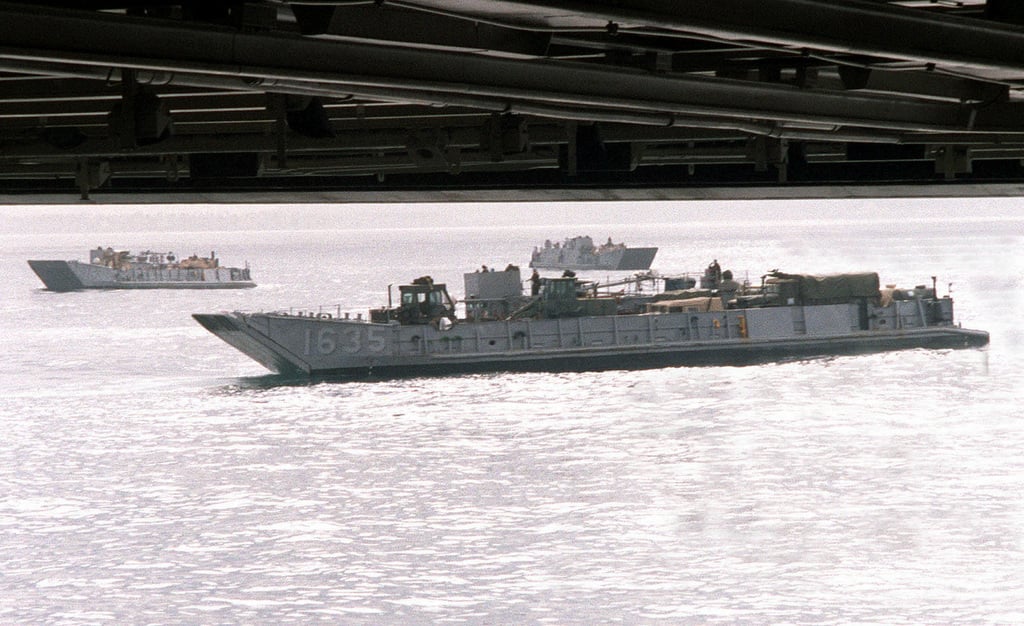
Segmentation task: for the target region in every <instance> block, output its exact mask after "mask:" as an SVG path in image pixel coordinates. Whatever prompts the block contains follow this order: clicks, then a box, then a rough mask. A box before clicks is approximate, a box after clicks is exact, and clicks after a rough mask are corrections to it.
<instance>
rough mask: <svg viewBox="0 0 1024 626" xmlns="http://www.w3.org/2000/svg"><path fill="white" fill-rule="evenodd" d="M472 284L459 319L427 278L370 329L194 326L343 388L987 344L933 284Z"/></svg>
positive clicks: (343, 321) (310, 322)
mask: <svg viewBox="0 0 1024 626" xmlns="http://www.w3.org/2000/svg"><path fill="white" fill-rule="evenodd" d="M464 280H465V293H466V300H465V301H464V303H463V304H464V308H465V315H464V316H463V317H459V316H458V315H457V312H456V306H455V302H454V300H453V299H452V298H451V297H450V296H449V295H448V291H447V289H446V287H445V285H444V284H441V283H435V282H434V281H433V280H432V279H431V278H430V277H428V276H424V277H421V278H418V279H416V280H414V281H413V282H412V283H411V284H408V285H402V286H400V287H399V302H398V303H397V304H396V305H392V304H391V302H390V296H389V303H388V306H386V307H382V308H379V309H373V310H371V311H370V312H369V318H368V319H364V318H363V316H362V314H360V315H358V316H357V317H355V318H350V317H349V315H348V314H346V315H345V316H344V317H342V316H341V315H340V311H339V315H337V316H332V315H330V314H326V313H322V312H321V313H299V314H293V313H285V312H276V313H242V312H234V313H216V314H205V313H202V314H200V313H197V314H195V315H193V317H194V318H195V319H196V321H198V322H199V323H200V324H202V326H203V327H204V328H206V329H207V330H209V331H210V332H211V333H213V334H214V335H217V336H218V337H220V338H221V339H223V340H224V341H225V342H227V343H228V344H230V345H232V346H234V347H235V348H237V349H238V350H240V351H242V352H243V353H245V354H246V355H248V356H250V357H252V358H253V359H254V360H256V361H257V362H259V363H261V364H263V365H264V366H265V367H267V368H268V369H270V370H272V371H274V372H278V373H281V374H288V375H303V376H324V377H339V378H354V377H367V376H373V377H388V376H403V375H436V374H451V373H462V372H481V371H497V370H506V371H546V372H550V371H580V370H600V369H639V368H651V367H666V366H673V365H704V364H742V363H751V362H763V361H770V360H774V359H780V358H788V357H793V356H811V355H830V354H848V353H860V352H877V351H883V350H898V349H904V348H963V347H969V346H984V345H986V344H987V343H988V340H989V337H988V333H986V332H984V331H980V330H967V329H964V328H960V326H959V325H956V324H955V323H954V321H953V300H952V299H951V298H950V297H949V296H944V297H941V298H940V297H938V296H936V294H935V287H934V283H933V286H932V287H931V288H927V287H924V286H919V287H915V288H913V289H896V288H895V287H889V286H887V287H886V288H884V289H880V288H879V281H878V274H875V273H859V274H840V275H833V276H812V275H806V274H785V273H782V272H778V271H772V272H770V273H768V274H766V275H765V276H764V277H762V281H761V285H759V286H752V285H749V284H740V283H738V282H736V281H734V280H732V275H731V273H730V272H728V271H726V272H720V271H719V270H718V269H717V263H715V264H713V265H712V266H711V267H710V268H709V270H708V272H707V275H706V276H705V278H704V279H702V280H701V286H700V288H695V287H694V284H695V281H694V280H692V279H690V280H688V281H684V282H682V283H680V282H675V283H674V284H673V285H672V286H671V287H668V288H667V289H668V290H665V291H661V292H658V293H652V294H646V295H645V294H639V295H638V294H629V295H627V294H600V293H598V292H597V290H595V289H593V288H592V287H591V286H588V285H586V284H584V283H581V282H580V281H578V280H577V279H576V278H575V277H572V276H563V277H561V278H541V277H539V276H537V277H536V278H532V279H531V283H533V284H534V286H535V287H536V295H530V296H527V295H524V293H523V289H522V281H521V277H520V273H519V269H518V268H516V267H514V266H510V267H509V268H507V269H506V270H505V271H502V272H476V273H472V274H465V275H464ZM665 282H666V284H668V281H667V280H666V281H665ZM677 287H681V288H678V289H677ZM531 291H532V290H531Z"/></svg>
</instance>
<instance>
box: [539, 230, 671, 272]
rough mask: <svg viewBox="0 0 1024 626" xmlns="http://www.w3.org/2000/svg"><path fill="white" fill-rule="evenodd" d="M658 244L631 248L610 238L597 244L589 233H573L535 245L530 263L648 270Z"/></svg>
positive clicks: (552, 267)
mask: <svg viewBox="0 0 1024 626" xmlns="http://www.w3.org/2000/svg"><path fill="white" fill-rule="evenodd" d="M657 253H658V249H657V248H630V247H628V246H626V245H625V244H622V243H612V239H611V237H609V238H608V241H607V242H605V243H603V244H601V245H599V246H595V245H594V240H593V239H591V238H590V237H587V236H580V237H572V238H570V239H566V240H565V241H564V242H562V243H551V240H547V241H545V242H544V246H543V247H537V248H534V249H533V254H532V255H531V258H530V267H534V268H537V269H550V270H605V271H617V270H629V271H632V270H646V269H650V267H651V263H653V262H654V255H655V254H657Z"/></svg>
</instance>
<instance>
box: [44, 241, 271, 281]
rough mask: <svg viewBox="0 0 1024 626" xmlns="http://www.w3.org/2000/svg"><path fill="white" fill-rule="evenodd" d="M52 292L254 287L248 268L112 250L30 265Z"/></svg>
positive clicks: (214, 260)
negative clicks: (83, 258) (84, 258)
mask: <svg viewBox="0 0 1024 626" xmlns="http://www.w3.org/2000/svg"><path fill="white" fill-rule="evenodd" d="M28 264H29V267H31V268H32V271H34V272H35V273H36V275H37V276H39V279H40V280H42V281H43V284H44V285H46V288H47V289H49V290H50V291H77V290H79V289H246V288H249V287H255V286H256V283H254V282H253V281H252V278H251V276H250V275H249V266H248V264H246V266H245V267H221V266H220V259H218V258H217V257H216V255H215V254H214V253H213V252H211V253H210V256H209V257H198V256H195V255H193V256H191V257H189V258H187V259H177V258H175V256H174V253H172V252H151V251H148V250H147V251H146V252H143V253H142V254H131V253H129V252H128V251H126V250H125V251H115V250H114V249H113V248H106V249H104V248H102V247H98V248H96V249H95V250H90V251H89V262H88V263H82V262H80V261H29V262H28Z"/></svg>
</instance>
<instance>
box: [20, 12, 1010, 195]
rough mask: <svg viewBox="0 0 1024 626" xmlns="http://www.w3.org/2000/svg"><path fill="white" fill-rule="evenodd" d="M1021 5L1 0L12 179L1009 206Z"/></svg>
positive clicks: (112, 187)
mask: <svg viewBox="0 0 1024 626" xmlns="http://www.w3.org/2000/svg"><path fill="white" fill-rule="evenodd" d="M1022 94H1024V3H1020V2H1017V1H1015V0H957V1H954V0H899V1H888V0H686V1H685V2H680V1H677V0H587V1H582V0H395V1H392V0H298V1H293V0H253V1H249V2H242V1H236V2H230V1H227V2H208V1H207V2H201V1H196V0H188V1H182V0H179V1H177V2H175V1H158V0H75V1H72V0H51V1H39V2H0V188H2V189H4V195H5V196H6V197H7V198H15V197H17V196H18V195H26V196H28V195H33V194H67V195H68V196H69V197H73V198H75V199H77V198H79V197H82V198H89V197H98V196H100V195H106V196H107V197H112V196H113V195H116V194H132V195H133V196H134V197H136V198H138V197H145V194H157V193H160V194H167V193H171V194H181V195H182V197H186V198H187V197H189V195H190V194H192V195H202V194H205V193H211V192H216V193H218V194H228V195H230V194H253V193H258V194H273V193H278V192H288V194H289V195H290V194H295V193H301V192H312V193H330V194H334V197H339V198H345V197H352V198H356V197H363V198H365V197H367V196H373V197H379V198H380V197H387V198H393V199H415V198H429V197H430V196H431V195H432V194H435V195H436V194H446V197H462V198H466V199H472V198H488V197H499V196H500V197H504V198H535V199H543V198H556V197H557V198H560V199H562V198H573V197H576V198H587V197H601V196H606V195H615V196H617V197H627V196H628V197H658V198H674V197H678V198H683V197H730V196H732V197H751V196H758V197H777V196H787V195H789V196H801V195H851V194H852V195H858V194H859V195H871V194H878V195H884V194H887V193H898V194H900V195H938V196H941V195H971V194H992V193H996V194H1000V193H1004V194H1017V193H1019V191H1020V190H1022V189H1024V165H1022V163H1024V96H1022Z"/></svg>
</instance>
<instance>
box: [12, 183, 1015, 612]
mask: <svg viewBox="0 0 1024 626" xmlns="http://www.w3.org/2000/svg"><path fill="white" fill-rule="evenodd" d="M1022 208H1024V206H1022V204H1021V203H1020V202H1017V201H1012V200H987V201H964V200H960V201H945V202H940V201H934V200H931V201H915V202H910V201H900V202H896V201H873V202H871V203H866V202H860V203H856V202H831V203H818V204H816V203H794V202H786V203H736V204H711V203H691V204H680V205H640V206H626V205H576V206H566V207H560V206H544V205H527V206H483V207H470V206H457V205H448V206H441V207H437V206H433V207H403V208H386V207H385V208H380V207H374V208H361V207H346V206H337V207H305V206H296V207H276V208H274V209H267V208H264V207H184V208H182V207H128V208H126V207H91V206H83V207H62V208H24V207H13V208H4V209H0V218H2V219H3V222H2V223H0V228H2V230H0V243H2V246H0V284H2V286H0V296H2V305H0V306H2V309H0V310H2V311H3V315H2V317H0V342H2V343H0V345H2V348H3V354H4V357H3V359H2V360H0V389H2V396H0V425H2V428H3V433H4V434H3V437H2V439H0V623H10V624H25V623H47V624H124V623H202V624H239V623H260V624H310V623H356V624H359V623H365V624H371V623H372V624H377V623H426V622H430V623H491V624H499V623H557V624H566V623H598V622H605V623H607V622H626V623H672V624H678V623H683V624H708V623H720V624H721V623H725V624H733V623H798V624H825V623H837V624H838V623H842V624H849V623H862V624H938V623H942V624H949V623H1020V622H1021V621H1024V585H1022V584H1021V582H1020V581H1021V580H1022V579H1024V534H1022V533H1024V495H1022V494H1024V460H1022V456H1021V453H1020V451H1021V449H1022V444H1024V409H1022V400H1024V391H1022V385H1021V383H1022V382H1024V376H1022V374H1021V372H1022V371H1024V357H1022V352H1021V346H1022V339H1024V335H1022V334H1021V331H1020V330H1019V327H1020V322H1019V318H1020V315H1021V313H1022V312H1024V308H1022V305H1024V298H1022V297H1021V295H1020V293H1021V290H1022V288H1024V253H1022V250H1024V248H1022V244H1024V217H1022V216H1024V213H1022V212H1021V209H1022ZM574 220H575V221H574ZM53 233H57V234H53ZM576 234H591V235H592V236H594V237H595V239H604V238H606V237H607V236H613V237H614V238H615V239H616V240H617V241H618V240H623V241H626V242H627V243H631V244H635V245H658V246H660V247H661V251H660V252H659V255H658V258H657V260H656V263H655V265H656V267H657V268H658V269H660V270H661V271H663V272H666V273H671V272H675V271H681V270H699V269H700V268H702V267H703V266H704V265H706V264H707V263H708V262H710V260H711V259H712V258H717V259H719V261H720V262H721V263H722V265H723V267H727V268H731V269H733V270H734V271H735V272H737V274H739V275H740V276H741V277H742V276H744V275H749V276H750V277H751V278H752V279H754V280H757V277H758V276H759V275H760V273H761V272H763V271H765V270H768V269H771V268H775V267H779V268H781V269H784V270H787V271H798V272H799V271H818V272H828V271H843V270H877V271H879V272H880V274H881V277H882V281H883V282H898V283H900V284H903V285H913V284H921V283H930V280H931V278H930V277H931V276H932V275H933V274H934V275H937V276H938V282H939V284H940V286H941V287H940V290H941V291H945V287H944V286H945V285H946V284H947V283H949V282H952V283H953V293H954V297H955V298H956V299H957V314H958V316H959V317H960V318H961V319H962V321H963V322H964V325H965V326H969V327H973V328H983V329H986V330H989V331H990V332H991V333H992V345H991V346H990V347H989V348H987V349H984V350H965V351H924V350H913V351H907V352H899V353H889V354H880V355H869V356H857V357H836V358H819V359H808V360H799V361H789V362H784V363H776V364H768V365H762V366H751V367H740V368H732V367H708V368H669V369H661V370H651V371H641V372H629V371H611V372H601V373H581V374H558V375H543V374H493V375H475V376H461V377H450V378H413V379H404V380H395V381H378V382H368V383H363V382H357V383H344V384H337V383H335V384H330V383H318V384H301V383H296V382H294V381H287V380H282V379H278V378H276V377H274V376H269V375H267V374H266V373H265V372H264V370H262V369H261V367H260V366H259V365H257V364H256V363H254V362H251V361H249V360H247V359H246V357H244V356H243V355H241V354H240V353H237V352H236V351H234V350H233V349H232V348H230V347H229V346H227V345H226V344H224V343H222V342H220V341H219V340H218V339H216V338H214V337H213V336H212V335H209V334H208V333H206V331H204V330H203V329H202V328H201V327H199V326H198V325H197V324H195V323H194V322H192V321H191V319H190V318H189V314H190V313H192V312H201V311H216V310H220V309H228V308H243V309H259V308H280V307H287V306H305V307H308V306H321V305H323V306H330V307H334V306H339V305H340V306H341V307H342V308H343V309H347V310H353V311H354V310H362V309H365V308H366V307H367V306H371V305H378V304H380V303H382V302H383V301H385V300H386V297H387V285H388V284H389V283H399V282H405V281H408V280H410V279H411V278H414V277H416V276H419V275H422V274H431V275H433V276H434V277H435V279H437V280H444V281H446V282H448V284H449V286H450V289H451V290H452V291H454V292H456V293H461V289H462V281H461V272H462V271H464V270H471V269H473V268H475V267H478V266H479V265H480V264H482V263H486V264H488V265H496V266H503V265H504V264H505V263H508V262H514V263H519V264H521V265H523V266H525V265H526V262H527V261H528V258H529V251H530V250H531V249H532V247H533V246H534V245H536V244H538V243H540V242H542V241H543V240H544V239H545V238H551V239H559V238H562V237H566V236H572V235H576ZM101 244H102V245H108V244H109V245H114V246H119V247H126V248H128V247H130V248H133V249H141V248H145V247H153V248H157V249H163V250H174V251H176V252H178V253H192V252H198V253H201V254H206V253H207V252H208V251H209V250H211V249H215V250H216V251H217V252H218V254H219V256H221V257H222V259H223V261H224V262H225V263H228V264H235V263H241V262H243V261H245V260H248V261H249V262H250V263H251V264H252V265H253V272H254V276H255V278H256V280H257V281H258V282H259V283H260V287H258V288H257V289H254V290H249V291H245V292H230V291H226V292H208V293H190V292H176V291H154V292H127V291H125V292H105V293H104V292H81V293H72V294H53V293H48V292H45V291H42V290H41V289H40V283H39V282H38V280H37V279H36V278H35V276H34V275H33V274H32V273H31V271H30V270H29V268H28V266H27V264H26V263H25V260H27V259H28V258H83V257H84V256H85V252H86V251H87V250H88V249H89V248H92V247H95V246H96V245H101Z"/></svg>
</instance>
